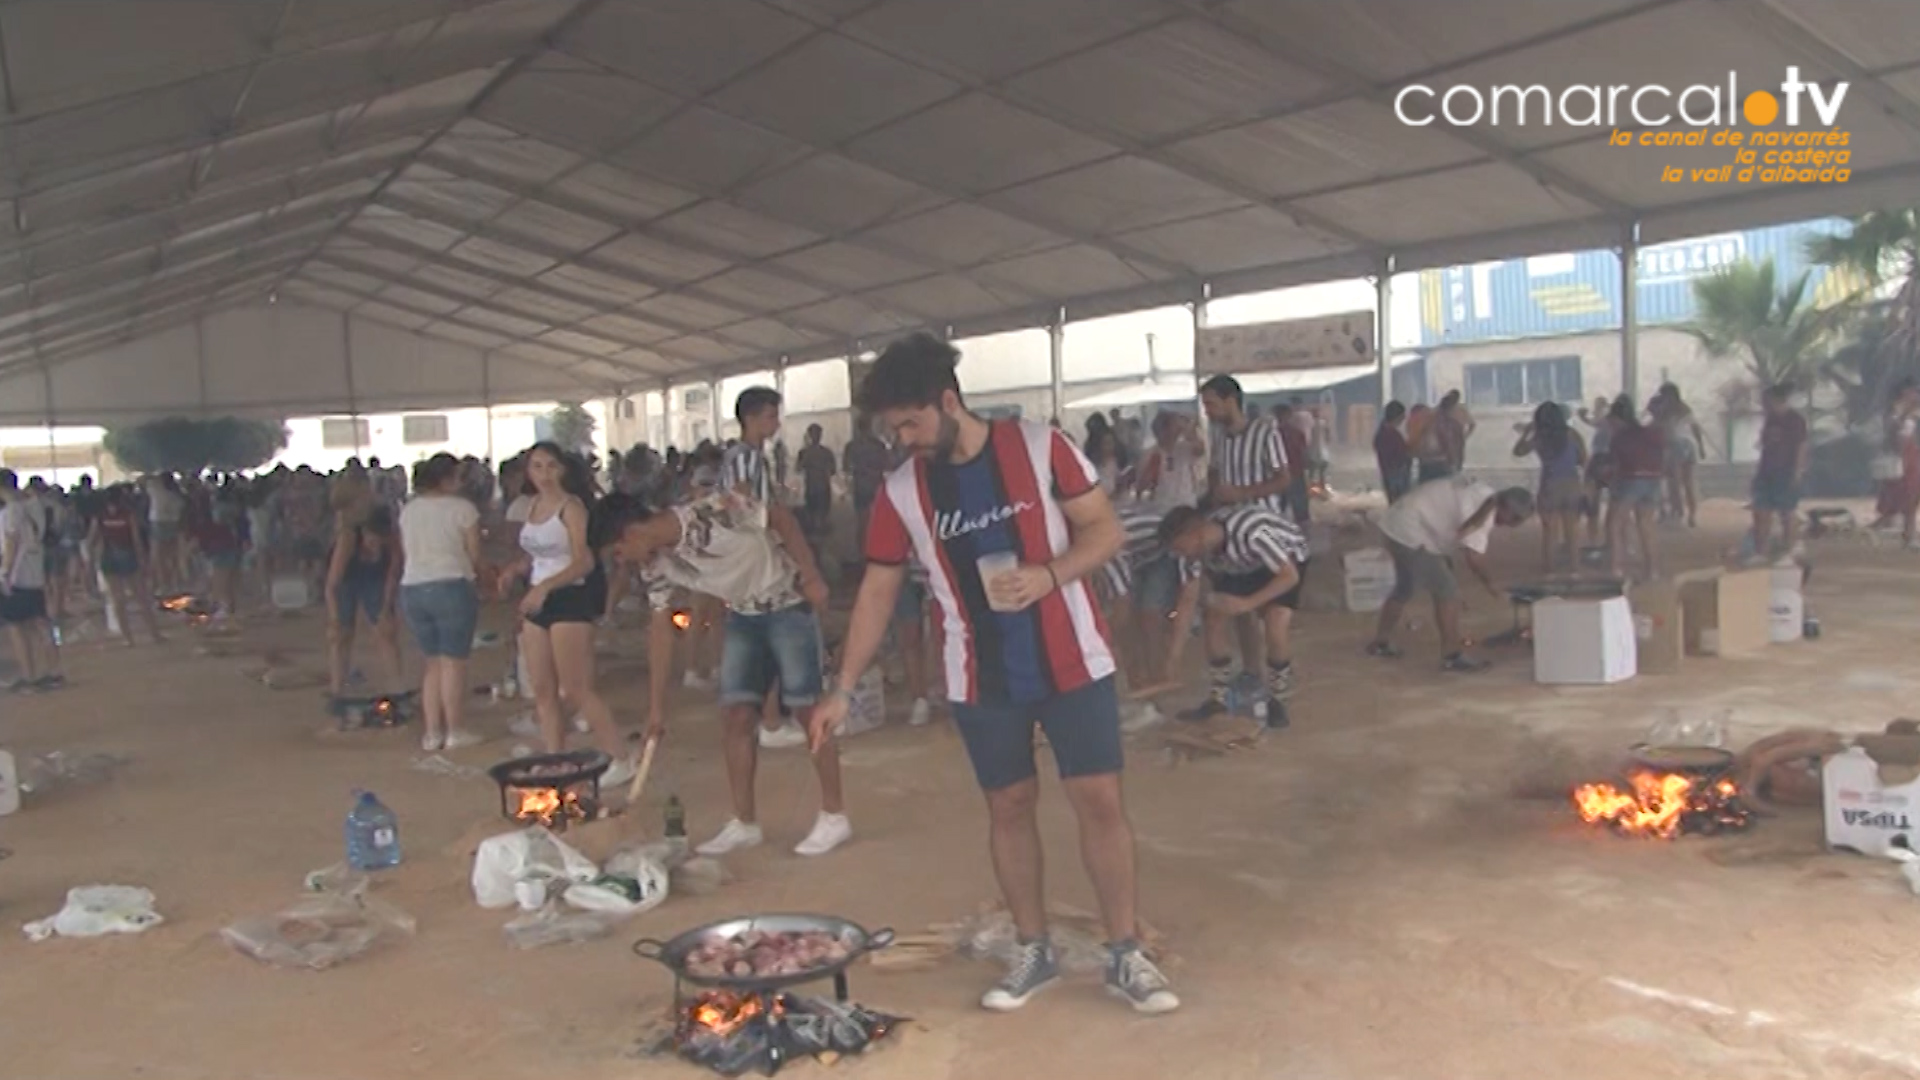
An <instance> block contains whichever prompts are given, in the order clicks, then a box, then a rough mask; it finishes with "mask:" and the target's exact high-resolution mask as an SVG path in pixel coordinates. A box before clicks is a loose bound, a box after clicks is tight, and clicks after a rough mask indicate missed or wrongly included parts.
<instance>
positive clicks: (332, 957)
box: [220, 887, 416, 971]
mask: <svg viewBox="0 0 1920 1080" xmlns="http://www.w3.org/2000/svg"><path fill="white" fill-rule="evenodd" d="M415 928H416V924H415V922H414V919H413V916H411V915H409V914H407V913H406V912H405V911H402V910H400V909H399V908H397V907H394V906H393V905H392V904H389V903H386V902H385V901H382V900H376V899H374V898H373V897H370V896H367V895H365V890H364V887H363V888H362V889H361V890H358V891H354V892H320V893H312V894H308V895H306V896H303V897H301V898H300V899H299V900H296V901H294V903H293V905H292V906H291V907H288V908H286V909H285V910H283V911H279V912H276V913H274V914H272V915H268V916H265V917H255V918H249V919H241V920H240V921H239V922H236V923H234V924H233V925H232V926H228V927H225V928H223V929H222V930H221V931H220V937H221V938H222V939H224V940H225V941H226V943H227V944H229V945H231V946H233V947H234V948H236V949H238V950H240V951H241V952H243V953H246V954H247V955H248V956H251V957H253V958H254V959H255V960H259V961H261V962H262V963H266V964H272V965H273V966H274V967H288V968H310V969H312V970H314V971H325V970H326V969H328V968H330V967H332V966H334V965H335V964H339V963H343V962H345V961H347V960H351V959H353V958H354V957H356V956H359V955H361V954H362V953H365V952H367V951H368V950H369V949H372V948H374V947H375V946H377V945H380V944H382V943H386V942H397V941H403V940H405V939H407V938H410V937H412V936H413V934H414V930H415Z"/></svg>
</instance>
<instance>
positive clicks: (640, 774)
mask: <svg viewBox="0 0 1920 1080" xmlns="http://www.w3.org/2000/svg"><path fill="white" fill-rule="evenodd" d="M659 745H660V738H659V736H657V735H656V736H654V737H653V738H650V739H648V740H647V748H646V749H645V750H642V751H641V752H640V768H639V769H637V770H635V771H634V774H633V786H631V787H629V788H627V805H628V806H632V805H633V804H635V803H637V802H639V801H640V791H641V789H642V788H644V787H646V786H647V774H648V773H650V772H652V771H653V751H654V750H655V749H656V748H657V747H658V746H659Z"/></svg>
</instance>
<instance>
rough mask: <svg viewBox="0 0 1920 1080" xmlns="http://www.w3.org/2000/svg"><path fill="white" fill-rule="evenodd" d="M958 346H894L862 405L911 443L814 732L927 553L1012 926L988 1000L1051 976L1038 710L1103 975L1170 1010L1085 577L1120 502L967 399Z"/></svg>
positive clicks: (1089, 472) (1080, 458)
mask: <svg viewBox="0 0 1920 1080" xmlns="http://www.w3.org/2000/svg"><path fill="white" fill-rule="evenodd" d="M959 360H960V354H959V353H958V352H957V351H956V350H955V349H954V348H953V346H951V345H949V344H947V343H946V342H944V341H941V340H940V339H939V338H936V337H933V336H932V335H929V334H915V335H913V336H912V337H909V338H906V339H905V340H902V341H897V342H895V343H894V344H892V345H890V346H888V347H887V349H886V351H885V352H883V353H882V354H881V355H880V358H879V360H878V361H876V362H875V363H874V366H873V369H872V370H871V371H870V372H869V373H868V374H867V377H866V379H865V380H864V381H863V382H862V384H861V388H860V400H859V401H858V402H857V403H856V405H857V407H858V408H860V410H861V411H863V412H869V413H875V414H878V415H879V416H880V418H881V420H882V422H883V423H884V424H885V425H886V426H887V428H888V429H889V430H891V431H892V432H893V434H894V437H895V439H896V440H897V441H898V442H899V444H900V445H901V446H903V447H905V448H907V449H908V450H910V451H912V452H913V455H914V456H913V457H912V458H911V459H910V460H908V461H906V462H905V463H904V464H902V465H901V466H900V467H899V468H897V469H895V470H894V471H893V472H892V473H891V474H889V475H888V477H887V479H886V483H885V484H884V485H883V486H882V488H881V490H880V494H879V497H878V498H877V499H876V500H875V501H874V504H873V520H872V523H871V524H870V525H869V527H868V530H867V571H866V576H865V578H864V579H863V580H862V581H861V584H860V595H859V598H858V599H857V600H855V601H854V607H853V618H852V621H851V623H850V625H849V626H848V628H847V639H846V647H845V650H844V658H843V664H842V667H841V668H840V671H839V673H838V675H837V677H836V679H835V682H834V689H832V690H831V691H829V693H828V696H827V697H826V699H825V700H824V701H823V702H822V703H821V706H820V708H819V709H818V710H816V711H815V712H814V714H813V733H814V738H815V740H816V745H822V744H823V743H824V740H825V737H826V735H827V734H828V733H829V732H830V731H832V730H833V729H834V728H835V727H837V726H838V725H839V723H840V722H841V720H842V719H843V718H844V717H845V716H846V712H847V702H848V700H849V698H850V696H851V694H852V692H853V688H854V687H855V686H856V685H857V684H858V682H859V679H860V675H861V673H862V672H863V671H864V670H865V669H866V667H867V665H869V664H870V663H872V662H873V659H874V657H875V655H876V654H877V653H878V652H879V650H880V644H881V641H882V639H883V638H884V636H885V634H886V628H887V623H888V622H889V620H890V618H891V615H892V612H893V608H894V601H895V597H896V596H897V595H898V593H899V591H900V589H901V587H902V585H903V584H904V583H905V581H906V578H907V567H906V563H907V562H908V561H909V560H912V561H914V562H917V563H919V564H920V565H922V566H925V567H926V568H927V577H928V585H929V587H930V591H931V592H932V594H933V601H934V607H935V609H936V611H937V614H936V621H937V623H938V625H939V626H940V629H941V634H940V638H941V660H942V663H943V666H944V669H945V671H946V686H947V697H948V699H949V701H950V703H951V705H952V710H953V719H954V725H955V727H957V728H958V729H959V731H960V734H961V737H962V739H963V740H964V741H965V743H966V746H967V753H968V756H969V757H970V758H971V759H972V761H973V767H974V774H975V776H976V777H977V779H978V780H979V782H980V787H981V788H982V790H984V791H985V792H986V797H987V809H988V815H989V818H990V829H989V833H988V836H989V848H990V850H991V852H992V855H993V865H994V871H995V874H996V876H997V877H998V878H999V880H1000V890H1001V893H1002V895H1003V896H1004V897H1005V898H1006V902H1007V910H1008V911H1009V912H1010V913H1011V914H1012V916H1013V923H1014V926H1015V928H1016V929H1017V931H1018V933H1019V945H1018V948H1017V950H1016V953H1015V957H1014V962H1013V964H1012V966H1011V968H1010V969H1009V970H1008V972H1007V975H1006V977H1005V978H1003V979H1002V980H1001V981H1000V982H999V983H998V984H997V985H995V986H994V987H993V988H992V989H991V990H989V991H988V992H987V993H986V995H985V996H984V997H982V998H981V1001H980V1003H981V1005H982V1006H983V1007H985V1008H987V1009H991V1010H994V1011H998V1012H1006V1011H1010V1010H1013V1009H1017V1008H1020V1007H1021V1006H1022V1005H1025V1004H1026V1003H1027V1001H1028V1000H1029V999H1031V998H1032V997H1033V995H1034V994H1036V993H1038V992H1039V991H1041V990H1043V989H1045V988H1046V987H1048V986H1050V985H1052V984H1053V983H1055V982H1056V981H1058V979H1059V977H1060V966H1059V959H1058V957H1057V956H1056V955H1055V953H1054V949H1053V945H1052V943H1051V941H1050V940H1049V938H1048V937H1047V908H1046V898H1045V895H1044V891H1043V889H1042V863H1043V858H1042V854H1041V846H1040V832H1039V826H1038V823H1037V819H1036V814H1035V807H1036V804H1037V802H1038V800H1039V795H1040V785H1039V781H1038V778H1037V777H1036V776H1035V767H1034V756H1033V736H1034V725H1036V724H1038V725H1040V727H1041V728H1042V729H1043V730H1044V731H1045V732H1046V736H1047V744H1048V746H1049V748H1050V749H1051V750H1052V752H1053V758H1054V762H1055V764H1056V765H1057V766H1058V768H1059V770H1060V776H1061V784H1062V786H1063V787H1064V788H1065V789H1066V792H1067V798H1068V801H1069V802H1071V803H1072V805H1073V809H1074V813H1075V815H1076V816H1077V817H1078V818H1079V821H1080V830H1079V833H1080V853H1081V858H1082V860H1083V861H1084V862H1085V864H1086V867H1087V873H1088V876H1089V877H1091V878H1092V879H1093V886H1094V892H1095V894H1096V896H1097V897H1098V898H1099V903H1100V912H1101V916H1102V918H1103V921H1104V922H1105V924H1106V929H1107V934H1108V937H1109V946H1108V948H1109V963H1108V968H1107V979H1106V982H1107V989H1108V990H1109V991H1110V992H1112V993H1113V994H1115V995H1116V996H1118V997H1120V998H1122V999H1124V1000H1125V1001H1127V1002H1128V1003H1129V1004H1130V1005H1132V1006H1133V1008H1135V1009H1136V1010H1138V1011H1140V1012H1145V1013H1163V1012H1168V1011H1170V1010H1172V1009H1175V1008H1178V1007H1179V1004H1180V1000H1179V998H1177V997H1175V996H1174V993H1173V990H1172V988H1171V987H1170V986H1169V985H1168V983H1167V980H1166V977H1165V976H1164V975H1162V974H1161V972H1160V970H1159V969H1158V968H1157V967H1155V966H1154V964H1153V962H1152V961H1151V960H1150V959H1148V957H1147V955H1146V954H1145V953H1144V952H1142V951H1141V948H1140V945H1139V917H1138V912H1137V910H1136V907H1135V903H1136V900H1135V895H1136V893H1135V890H1136V882H1135V869H1134V845H1133V828H1132V826H1131V825H1130V824H1129V823H1128V821H1127V813H1126V801H1125V798H1124V797H1123V795H1122V791H1121V784H1120V770H1121V764H1122V754H1121V741H1120V702H1119V697H1118V695H1117V694H1116V692H1115V687H1114V678H1113V675H1114V664H1113V654H1112V652H1111V651H1110V650H1109V648H1108V645H1107V635H1106V629H1105V627H1104V626H1103V625H1102V620H1101V617H1100V613H1099V610H1098V609H1097V607H1096V606H1095V603H1094V597H1093V592H1092V590H1091V589H1090V588H1089V587H1088V582H1087V579H1088V578H1089V577H1091V576H1093V575H1095V574H1097V573H1098V572H1099V570H1100V568H1101V567H1102V566H1104V565H1106V564H1107V563H1108V562H1109V561H1111V560H1112V559H1113V557H1114V556H1115V555H1116V554H1118V553H1119V551H1120V547H1121V543H1122V541H1123V539H1124V538H1123V536H1122V534H1121V532H1120V523H1119V520H1118V519H1117V518H1116V517H1115V515H1114V511H1113V506H1112V504H1110V503H1109V502H1108V501H1107V496H1106V493H1105V492H1104V491H1102V490H1101V489H1100V485H1099V478H1098V476H1097V475H1096V474H1095V472H1094V468H1093V465H1092V464H1091V463H1090V462H1088V460H1087V458H1086V455H1084V454H1082V453H1081V452H1080V450H1079V448H1078V447H1076V446H1074V445H1073V443H1072V442H1071V441H1069V440H1068V439H1067V437H1066V436H1065V435H1064V434H1062V433H1061V432H1059V431H1056V430H1054V429H1053V428H1050V427H1047V426H1046V425H1044V424H1036V423H1028V422H1022V421H1019V420H993V421H988V420H986V419H984V418H982V417H980V416H979V415H977V414H975V413H973V412H972V411H970V410H968V408H967V407H966V404H965V401H964V399H963V398H962V396H961V392H960V380H959V377H958V375H957V373H956V370H955V369H956V366H957V365H958V363H959Z"/></svg>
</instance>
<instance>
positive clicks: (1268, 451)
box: [1200, 375, 1292, 514]
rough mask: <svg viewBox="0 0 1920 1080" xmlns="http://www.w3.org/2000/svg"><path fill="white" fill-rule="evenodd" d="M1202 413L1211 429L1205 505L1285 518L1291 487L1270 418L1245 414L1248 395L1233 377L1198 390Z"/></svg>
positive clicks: (1282, 450) (1284, 452)
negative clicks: (1264, 510)
mask: <svg viewBox="0 0 1920 1080" xmlns="http://www.w3.org/2000/svg"><path fill="white" fill-rule="evenodd" d="M1200 407H1201V408H1202V409H1203V410H1205V411H1206V414H1207V419H1208V421H1210V422H1211V423H1212V424H1213V430H1212V431H1211V432H1210V433H1209V436H1208V438H1209V441H1210V443H1211V449H1210V451H1209V454H1208V460H1207V489H1208V490H1207V501H1208V503H1209V505H1210V506H1211V507H1212V508H1214V509H1221V508H1226V507H1237V506H1266V507H1270V508H1272V509H1273V510H1275V511H1277V512H1279V513H1281V514H1286V513H1287V487H1288V485H1289V484H1290V483H1292V475H1291V473H1290V472H1289V471H1288V462H1287V450H1286V446H1285V444H1284V443H1283V442H1282V441H1281V438H1280V428H1279V426H1278V425H1276V424H1275V423H1274V422H1273V420H1272V418H1271V417H1266V416H1260V415H1258V414H1255V415H1251V416H1250V415H1248V414H1247V399H1246V394H1245V393H1244V392H1242V391H1241V389H1240V382H1239V380H1238V379H1235V378H1234V377H1233V376H1231V375H1215V376H1214V377H1213V378H1211V379H1208V380H1207V381H1206V382H1204V383H1202V384H1201V386H1200Z"/></svg>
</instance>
